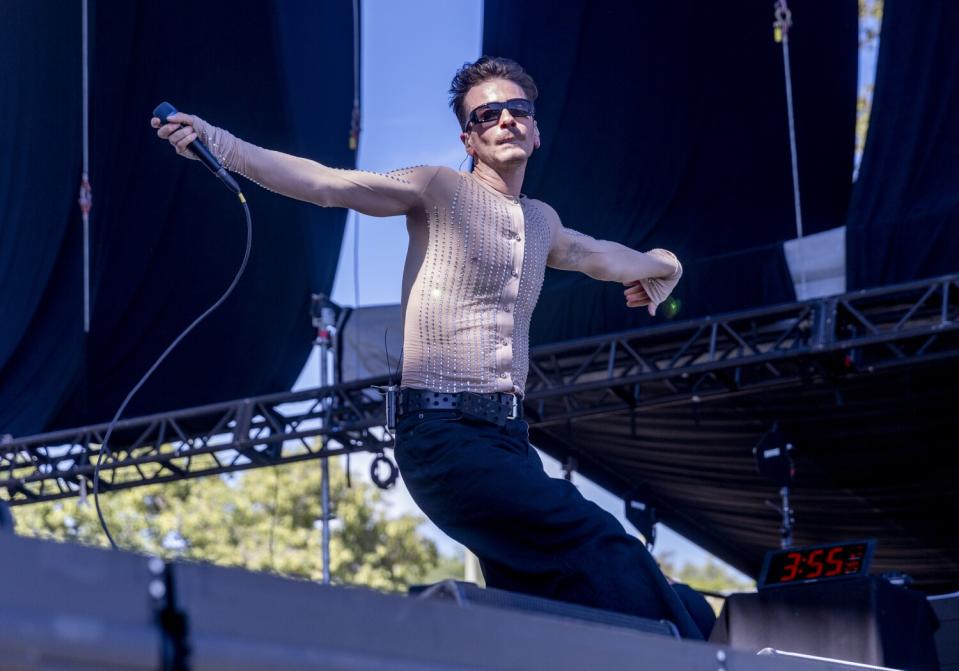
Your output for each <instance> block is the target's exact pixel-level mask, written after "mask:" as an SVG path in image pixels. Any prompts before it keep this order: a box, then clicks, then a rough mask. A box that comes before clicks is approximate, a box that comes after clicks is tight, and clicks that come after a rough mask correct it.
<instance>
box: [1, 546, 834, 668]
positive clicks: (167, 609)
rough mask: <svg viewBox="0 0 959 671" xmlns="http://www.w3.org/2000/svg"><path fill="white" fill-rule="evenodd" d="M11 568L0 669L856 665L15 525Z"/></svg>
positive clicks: (6, 565)
mask: <svg viewBox="0 0 959 671" xmlns="http://www.w3.org/2000/svg"><path fill="white" fill-rule="evenodd" d="M0 575H4V576H7V584H6V585H4V587H3V589H2V590H0V668H2V669H11V668H12V669H17V671H25V670H39V669H49V670H51V671H52V670H54V669H56V671H78V670H80V669H84V670H86V671H88V670H90V669H106V668H109V669H111V670H112V671H124V670H134V669H135V670H141V669H142V670H144V671H145V670H146V669H150V670H151V671H152V670H154V669H158V668H162V669H191V670H192V671H213V670H219V669H230V670H231V671H247V670H250V671H253V670H254V669H255V670H256V671H262V669H271V671H283V670H284V669H314V668H322V669H324V671H328V670H336V669H343V670H347V669H349V670H359V669H364V670H367V671H369V670H371V669H403V670H405V671H418V670H423V671H426V670H430V671H436V670H438V669H444V670H456V669H463V670H464V671H465V670H466V669H471V670H473V671H475V670H476V669H504V670H505V669H524V670H525V669H551V670H552V669H557V670H562V669H621V668H629V669H638V670H643V669H650V670H656V671H662V670H664V669H684V670H688V671H717V670H719V669H726V668H728V669H735V670H736V671H767V670H768V671H773V670H774V669H776V670H783V671H791V670H795V671H804V670H809V671H813V670H819V671H827V670H829V669H847V668H851V667H848V666H847V665H844V664H834V663H828V662H816V661H808V660H798V659H773V658H769V657H762V656H757V655H756V654H755V652H746V651H737V650H731V649H727V648H723V647H720V646H715V645H710V644H707V643H702V642H691V641H680V640H675V639H673V638H670V637H668V636H659V635H652V634H649V633H644V632H639V631H631V630H629V629H625V628H623V627H618V626H616V627H612V626H606V625H603V624H600V623H595V622H576V621H572V620H569V619H565V618H562V617H555V616H551V615H545V614H541V613H535V614H533V613H525V612H519V611H513V610H504V609H501V608H490V607H486V606H483V605H478V604H473V605H471V607H468V608H463V607H459V606H455V605H451V604H449V603H443V602H441V601H432V600H424V599H417V598H409V597H404V596H400V595H395V594H381V593H378V592H374V591H372V590H369V589H363V588H348V587H324V586H322V585H318V584H315V583H310V582H306V581H302V580H291V579H287V578H280V577H277V576H272V575H267V574H262V573H251V572H248V571H243V570H239V569H227V568H221V567H216V566H211V565H206V564H191V563H175V564H172V565H166V566H165V565H164V564H163V563H162V562H159V561H158V560H156V559H153V560H151V559H149V558H147V557H143V556H140V555H135V554H132V553H127V552H110V551H106V550H100V549H94V548H89V547H82V546H78V545H73V544H61V543H52V542H48V541H39V540H35V539H24V538H19V537H16V536H13V535H9V534H7V535H3V536H0ZM164 655H165V657H164Z"/></svg>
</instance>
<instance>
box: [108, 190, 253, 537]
mask: <svg viewBox="0 0 959 671" xmlns="http://www.w3.org/2000/svg"><path fill="white" fill-rule="evenodd" d="M237 196H238V197H239V199H240V204H241V205H242V206H243V212H244V214H245V215H246V249H245V250H244V252H243V260H242V261H241V262H240V267H239V268H238V269H237V271H236V275H234V276H233V281H232V282H230V286H228V287H227V289H226V291H224V292H223V295H222V296H220V298H219V299H217V301H216V302H215V303H214V304H213V305H211V306H210V307H208V308H207V309H206V310H205V311H204V312H203V314H201V315H200V316H199V317H197V318H196V319H194V320H193V323H192V324H190V325H189V326H187V327H186V328H185V329H183V331H182V332H181V333H180V335H178V336H177V337H176V339H175V340H174V341H173V342H172V343H170V345H169V346H168V347H167V348H166V349H165V350H164V351H163V354H161V355H160V357H159V358H158V359H157V360H156V361H155V362H154V364H153V365H152V366H150V369H149V370H148V371H147V372H146V373H144V374H143V377H141V378H140V381H139V382H137V383H136V386H134V387H133V389H132V390H131V391H130V393H129V394H127V397H126V398H125V399H123V403H121V404H120V408H119V409H118V410H117V414H115V415H114V416H113V419H112V420H111V421H110V424H109V425H108V426H107V432H106V435H105V436H104V438H103V445H102V446H101V447H100V452H99V453H98V454H97V463H96V466H95V467H94V469H93V503H94V505H95V506H96V509H97V517H98V518H99V519H100V527H101V528H102V529H103V533H105V534H106V536H107V540H109V541H110V546H111V547H112V548H113V549H114V550H119V549H120V548H119V546H117V543H116V541H115V540H114V538H113V535H112V534H111V533H110V529H109V526H108V525H107V520H106V518H105V517H104V515H103V509H102V507H101V506H100V467H101V465H102V464H103V458H104V455H106V456H107V457H110V456H111V453H110V448H109V447H108V444H109V442H110V434H112V433H113V429H114V428H116V425H117V421H118V420H119V419H120V415H122V414H123V411H124V410H125V409H126V407H127V405H128V404H129V403H130V401H131V400H132V399H133V396H134V395H135V394H136V393H137V392H138V391H139V390H140V387H142V386H143V385H144V383H145V382H146V381H147V380H148V379H149V377H150V376H151V375H152V374H153V372H154V371H155V370H156V369H157V368H159V366H160V364H161V363H163V361H164V360H165V359H166V358H167V356H169V355H170V352H172V351H173V349H174V348H175V347H176V346H177V345H179V344H180V341H182V340H183V339H184V338H185V337H186V336H187V335H188V334H189V333H190V331H192V330H193V329H194V328H196V327H197V325H199V323H200V322H202V321H203V320H204V319H206V318H207V317H208V316H209V315H210V314H211V313H212V312H213V311H214V310H216V309H217V308H218V307H220V306H221V305H222V304H223V302H224V301H225V300H226V299H227V297H228V296H229V295H230V294H231V293H233V290H234V289H235V288H236V285H237V283H239V281H240V277H242V276H243V273H244V271H246V264H247V262H248V261H249V260H250V249H251V247H252V244H253V221H252V218H251V216H250V207H249V206H248V205H247V203H246V198H245V197H244V196H243V192H241V191H237Z"/></svg>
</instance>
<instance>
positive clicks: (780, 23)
mask: <svg viewBox="0 0 959 671" xmlns="http://www.w3.org/2000/svg"><path fill="white" fill-rule="evenodd" d="M774 15H775V21H774V22H773V39H774V40H775V41H776V42H777V43H779V44H782V46H783V70H784V72H785V79H786V114H787V116H788V119H789V154H790V158H791V159H792V176H793V204H794V205H795V209H796V238H797V240H798V241H799V277H800V286H801V287H802V294H803V295H802V298H805V297H806V266H805V255H804V254H803V227H802V207H801V205H800V201H801V199H800V195H799V161H798V159H797V156H796V120H795V117H794V115H793V82H792V74H791V68H790V66H789V29H790V28H791V27H792V24H793V19H792V12H791V11H789V6H788V5H787V4H786V0H776V5H775V9H774Z"/></svg>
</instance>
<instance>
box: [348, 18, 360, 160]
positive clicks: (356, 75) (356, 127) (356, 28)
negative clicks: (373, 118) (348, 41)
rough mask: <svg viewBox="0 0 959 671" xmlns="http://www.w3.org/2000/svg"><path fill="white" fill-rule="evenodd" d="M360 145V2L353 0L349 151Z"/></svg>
mask: <svg viewBox="0 0 959 671" xmlns="http://www.w3.org/2000/svg"><path fill="white" fill-rule="evenodd" d="M359 143H360V0H353V114H352V116H351V117H350V149H351V150H353V151H356V148H357V147H358V146H359Z"/></svg>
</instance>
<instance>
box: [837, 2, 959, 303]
mask: <svg viewBox="0 0 959 671" xmlns="http://www.w3.org/2000/svg"><path fill="white" fill-rule="evenodd" d="M957 31H959V5H957V4H956V3H955V2H949V1H948V0H921V1H920V2H907V1H904V0H887V2H886V3H885V8H884V10H883V19H882V32H881V35H880V44H879V62H878V67H877V72H876V88H875V95H874V97H873V105H872V113H871V115H870V122H869V133H868V136H867V139H866V147H865V152H864V154H863V158H862V164H861V167H860V172H859V179H858V180H857V182H856V186H855V189H854V191H853V197H852V202H851V204H850V208H849V218H848V222H847V234H846V259H847V266H846V268H847V285H848V287H849V288H850V289H861V288H867V287H874V286H881V285H884V284H895V283H897V282H907V281H909V280H914V279H920V278H925V277H935V276H937V275H943V274H949V273H955V272H957V271H959V123H957V119H959V49H957V48H956V34H957Z"/></svg>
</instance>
